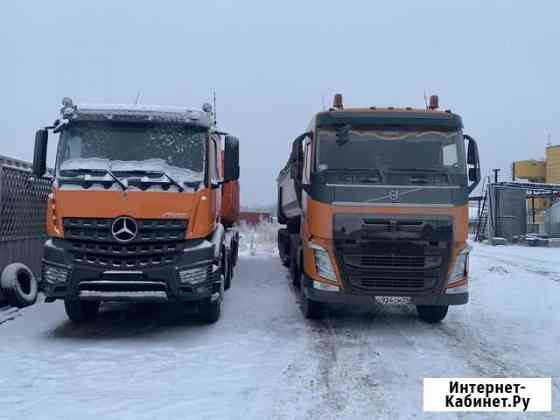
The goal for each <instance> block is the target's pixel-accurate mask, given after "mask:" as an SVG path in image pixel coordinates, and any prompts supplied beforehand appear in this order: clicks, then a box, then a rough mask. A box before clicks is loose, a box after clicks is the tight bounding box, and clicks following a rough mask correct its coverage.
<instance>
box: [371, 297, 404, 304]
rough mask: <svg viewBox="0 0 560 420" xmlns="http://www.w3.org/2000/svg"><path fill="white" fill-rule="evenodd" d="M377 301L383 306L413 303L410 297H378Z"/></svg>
mask: <svg viewBox="0 0 560 420" xmlns="http://www.w3.org/2000/svg"><path fill="white" fill-rule="evenodd" d="M375 301H376V302H377V303H381V304H383V305H405V304H407V303H410V302H411V298H410V296H376V297H375Z"/></svg>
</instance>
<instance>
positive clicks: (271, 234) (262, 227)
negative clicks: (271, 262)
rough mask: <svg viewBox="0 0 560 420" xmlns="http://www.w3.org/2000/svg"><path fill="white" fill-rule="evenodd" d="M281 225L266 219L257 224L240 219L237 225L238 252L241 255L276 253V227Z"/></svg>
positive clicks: (278, 227)
mask: <svg viewBox="0 0 560 420" xmlns="http://www.w3.org/2000/svg"><path fill="white" fill-rule="evenodd" d="M281 227H282V225H280V224H278V223H274V222H269V221H266V220H263V221H261V222H260V223H258V224H257V225H250V224H247V223H245V221H242V222H241V223H240V225H239V235H240V238H241V240H240V244H239V253H240V254H241V255H257V254H260V255H263V254H264V255H270V254H276V253H278V245H277V244H278V239H277V238H278V229H280V228H281Z"/></svg>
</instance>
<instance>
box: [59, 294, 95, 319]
mask: <svg viewBox="0 0 560 420" xmlns="http://www.w3.org/2000/svg"><path fill="white" fill-rule="evenodd" d="M100 305H101V302H99V301H90V300H78V299H64V309H65V310H66V315H68V318H69V319H70V321H72V322H75V323H77V324H81V323H84V322H88V321H93V320H94V319H95V318H97V314H98V313H99V306H100Z"/></svg>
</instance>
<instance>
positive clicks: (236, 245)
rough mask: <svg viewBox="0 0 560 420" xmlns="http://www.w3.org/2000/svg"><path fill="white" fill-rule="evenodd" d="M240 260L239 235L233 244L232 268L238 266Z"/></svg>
mask: <svg viewBox="0 0 560 420" xmlns="http://www.w3.org/2000/svg"><path fill="white" fill-rule="evenodd" d="M238 259H239V233H237V234H236V235H235V238H234V240H233V241H232V242H231V266H232V268H233V267H235V266H236V265H237V260H238Z"/></svg>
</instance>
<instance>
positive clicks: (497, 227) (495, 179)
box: [492, 168, 500, 236]
mask: <svg viewBox="0 0 560 420" xmlns="http://www.w3.org/2000/svg"><path fill="white" fill-rule="evenodd" d="M492 172H494V184H497V183H498V173H499V172H500V169H499V168H496V169H492ZM498 200H499V194H498V188H497V186H496V185H494V236H500V235H499V231H500V228H499V226H498V220H499V216H498V212H499V209H500V206H499V203H498Z"/></svg>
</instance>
